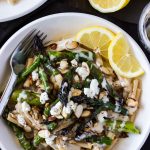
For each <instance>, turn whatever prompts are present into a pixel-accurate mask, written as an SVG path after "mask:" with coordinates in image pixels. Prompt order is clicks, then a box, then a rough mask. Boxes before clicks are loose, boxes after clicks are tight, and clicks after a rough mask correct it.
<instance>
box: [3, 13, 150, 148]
mask: <svg viewBox="0 0 150 150" xmlns="http://www.w3.org/2000/svg"><path fill="white" fill-rule="evenodd" d="M65 16H79V17H81V16H83V17H87V18H89V17H92V18H95V19H101V20H103V21H104V22H106V23H108V24H110V26H114V27H115V28H118V29H119V30H120V31H122V32H123V33H125V35H127V36H128V38H129V39H130V40H132V42H133V43H134V45H135V46H136V47H138V48H139V50H140V51H141V54H142V55H143V57H144V59H146V62H147V64H148V66H149V70H150V65H149V61H148V59H147V57H146V55H145V54H144V52H143V51H142V49H141V48H140V46H139V45H138V44H137V42H136V41H135V40H134V39H133V38H132V37H131V36H130V35H129V34H128V33H127V32H126V31H124V30H123V29H121V28H120V27H119V26H117V25H115V24H114V23H112V22H111V21H108V20H106V19H104V18H101V17H98V16H94V15H90V14H85V13H76V12H65V13H57V14H52V15H48V16H45V17H42V18H39V19H36V20H34V21H32V22H30V23H28V24H27V25H25V26H24V27H22V28H21V29H19V30H18V31H17V32H15V33H14V34H13V35H12V36H11V37H10V38H9V39H8V40H7V41H6V42H5V44H4V45H3V46H2V48H1V50H0V55H1V54H2V53H3V51H4V50H5V47H6V46H7V45H9V43H10V42H11V41H12V40H14V39H15V37H17V36H18V35H19V34H20V33H21V32H23V31H24V30H26V29H27V28H29V27H30V26H32V25H34V24H37V23H38V22H41V21H44V20H47V19H52V18H56V17H65ZM149 133H150V126H149V129H148V130H147V133H146V134H145V135H144V138H143V139H142V141H141V143H140V144H139V146H138V147H137V149H139V150H140V149H141V147H142V146H143V144H144V143H145V141H146V139H147V138H148V135H149ZM1 144H2V143H1Z"/></svg>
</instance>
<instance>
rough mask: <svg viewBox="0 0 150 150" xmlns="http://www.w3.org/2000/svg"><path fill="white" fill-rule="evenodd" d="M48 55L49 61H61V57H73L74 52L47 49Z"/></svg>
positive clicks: (70, 58) (69, 58)
mask: <svg viewBox="0 0 150 150" xmlns="http://www.w3.org/2000/svg"><path fill="white" fill-rule="evenodd" d="M48 55H49V58H50V60H51V61H61V60H62V59H66V58H67V59H68V60H72V59H74V58H75V55H76V54H75V53H72V52H70V51H63V52H58V51H49V52H48Z"/></svg>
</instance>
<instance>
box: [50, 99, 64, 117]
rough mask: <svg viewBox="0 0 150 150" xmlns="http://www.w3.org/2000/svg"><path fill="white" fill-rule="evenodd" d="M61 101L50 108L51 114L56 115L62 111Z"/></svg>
mask: <svg viewBox="0 0 150 150" xmlns="http://www.w3.org/2000/svg"><path fill="white" fill-rule="evenodd" d="M62 107H63V105H62V103H61V102H58V103H57V104H56V105H55V106H53V107H52V108H51V110H50V114H51V115H52V116H58V115H60V114H61V111H62Z"/></svg>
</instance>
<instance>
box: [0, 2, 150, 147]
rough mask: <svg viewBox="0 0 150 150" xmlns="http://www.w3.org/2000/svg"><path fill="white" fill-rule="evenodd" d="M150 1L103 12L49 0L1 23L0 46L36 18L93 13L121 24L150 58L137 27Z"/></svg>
mask: <svg viewBox="0 0 150 150" xmlns="http://www.w3.org/2000/svg"><path fill="white" fill-rule="evenodd" d="M148 2H149V0H131V2H130V3H129V5H128V6H127V7H126V8H124V9H123V10H121V11H119V12H116V13H112V14H102V13H99V12H98V11H96V10H94V9H93V8H92V7H91V6H90V4H89V2H88V0H48V1H47V2H46V3H45V4H44V5H43V6H41V7H40V8H39V9H37V10H35V11H34V12H32V13H30V14H29V15H26V16H24V17H22V18H19V19H16V20H13V21H9V22H4V23H0V47H1V46H2V45H3V44H4V43H5V42H6V40H7V39H8V38H9V37H10V36H11V35H12V34H13V33H15V32H16V31H17V30H18V29H20V28H21V27H23V26H24V25H26V24H27V23H29V22H31V21H33V20H35V19H38V18H40V17H43V16H46V15H50V14H55V13H62V12H80V13H88V14H93V15H96V16H99V17H102V18H105V19H107V20H109V21H112V22H113V23H115V24H116V25H118V26H120V27H121V28H122V29H124V30H125V31H126V32H128V33H129V34H130V35H131V36H132V37H133V38H134V39H135V40H136V41H137V42H138V44H139V45H140V46H141V48H142V49H143V51H144V53H145V54H146V56H147V57H148V59H149V60H150V55H149V53H148V52H147V51H146V50H145V49H144V48H143V46H142V45H141V43H140V42H139V38H138V29H137V23H138V20H139V17H140V13H141V11H142V9H143V7H144V6H145V5H146V4H147V3H148ZM145 119H146V118H145ZM142 150H150V137H149V138H148V139H147V141H146V143H145V144H144V146H143V148H142Z"/></svg>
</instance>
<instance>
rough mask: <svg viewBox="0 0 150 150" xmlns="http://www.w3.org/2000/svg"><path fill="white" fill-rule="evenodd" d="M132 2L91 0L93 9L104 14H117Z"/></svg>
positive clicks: (125, 0) (124, 0)
mask: <svg viewBox="0 0 150 150" xmlns="http://www.w3.org/2000/svg"><path fill="white" fill-rule="evenodd" d="M129 1H130V0H89V2H90V4H91V5H92V7H94V8H95V9H97V10H98V11H100V12H103V13H109V12H115V11H118V10H120V9H122V8H124V7H125V6H126V5H127V4H128V3H129Z"/></svg>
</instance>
